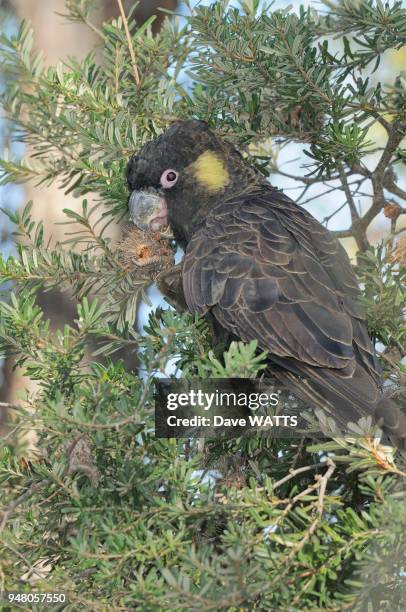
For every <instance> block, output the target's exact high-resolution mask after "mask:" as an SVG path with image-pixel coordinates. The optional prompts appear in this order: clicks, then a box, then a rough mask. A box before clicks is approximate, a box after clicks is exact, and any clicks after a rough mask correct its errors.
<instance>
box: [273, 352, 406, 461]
mask: <svg viewBox="0 0 406 612" xmlns="http://www.w3.org/2000/svg"><path fill="white" fill-rule="evenodd" d="M272 361H274V356H272ZM275 361H276V363H277V365H279V366H281V367H282V368H283V369H284V370H285V371H283V370H281V371H279V369H278V368H277V370H276V371H273V374H274V375H276V377H277V378H279V380H281V382H283V383H284V384H285V386H286V387H288V388H290V389H292V391H293V392H294V393H295V395H296V396H297V397H299V398H300V399H302V400H303V401H305V402H306V403H307V404H308V405H310V406H311V405H312V404H313V405H318V406H322V405H323V402H324V406H325V407H326V403H327V407H328V408H329V412H330V413H331V414H332V415H333V416H334V419H335V420H336V422H337V424H338V425H339V426H340V427H344V430H345V429H346V426H347V425H348V423H349V422H350V421H352V422H356V421H357V420H358V419H359V418H361V417H363V416H372V418H373V420H374V423H376V424H377V425H378V426H380V427H381V429H382V431H383V432H384V433H385V435H386V436H388V438H389V440H390V441H391V443H392V444H393V445H394V446H396V447H398V448H400V449H405V450H406V414H405V413H403V412H402V410H401V409H400V408H399V407H398V406H397V405H396V403H395V402H394V401H393V400H391V399H389V398H385V397H382V392H381V391H380V389H379V387H378V386H377V384H376V381H375V380H374V379H373V378H372V377H371V376H370V375H369V374H368V373H367V372H366V371H365V370H364V369H363V368H362V367H361V366H360V365H359V364H357V366H356V369H355V372H354V374H353V376H351V377H346V376H343V375H340V373H339V372H337V371H334V370H328V369H327V368H314V367H310V366H306V364H303V363H300V362H297V361H295V360H287V359H286V360H285V359H278V358H277V359H275ZM303 377H304V378H305V379H306V380H307V381H308V383H309V384H310V387H311V388H312V389H313V390H314V396H313V394H309V390H308V389H305V387H304V385H303V383H302V380H303Z"/></svg>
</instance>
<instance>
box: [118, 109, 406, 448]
mask: <svg viewBox="0 0 406 612" xmlns="http://www.w3.org/2000/svg"><path fill="white" fill-rule="evenodd" d="M127 180H128V186H129V189H130V192H131V194H130V200H129V208H130V214H131V216H132V220H133V221H134V223H135V224H136V225H137V226H138V227H140V228H141V229H145V230H152V231H159V230H162V229H163V228H165V227H166V226H168V225H169V226H170V228H171V230H172V232H173V235H174V237H175V239H176V240H177V241H178V243H179V244H180V245H181V246H182V247H184V249H185V257H184V259H183V263H182V269H181V276H182V285H183V292H184V298H185V301H186V304H187V306H188V308H189V309H190V311H192V312H195V311H197V312H199V313H201V314H206V315H208V316H210V317H211V318H212V319H214V321H215V322H216V324H217V326H218V328H219V329H221V330H224V333H228V334H231V335H232V336H233V337H234V338H238V339H241V340H243V341H245V342H247V341H250V340H253V339H255V340H257V341H258V347H259V348H261V349H263V350H267V351H268V352H269V361H270V364H275V366H276V369H277V370H278V371H282V372H285V373H286V380H287V381H288V382H287V384H288V385H289V384H291V386H292V388H293V390H294V391H295V392H296V393H297V394H299V396H300V395H301V387H302V385H301V382H300V381H303V379H306V380H307V381H308V383H309V385H310V387H311V389H312V390H313V391H314V392H315V393H316V394H317V395H318V396H320V397H322V398H324V400H326V401H327V402H328V403H329V405H330V406H332V407H333V410H334V413H335V415H336V417H337V420H338V421H340V422H341V423H343V422H344V423H346V422H347V421H349V420H352V421H353V420H354V419H357V418H359V417H360V416H367V415H374V416H375V417H376V418H377V419H378V420H380V422H381V423H382V425H383V429H384V430H385V431H386V432H387V433H388V435H389V436H390V438H391V439H392V440H393V441H395V443H396V444H397V445H398V446H401V447H402V446H403V447H404V446H405V445H406V417H405V415H403V413H402V412H401V411H400V409H399V408H398V407H397V406H396V404H395V403H394V402H393V401H392V400H389V399H386V398H384V397H383V395H382V390H381V371H380V367H379V364H378V361H377V359H376V356H375V351H374V347H373V345H372V343H371V340H370V338H369V336H368V332H367V328H366V324H365V317H364V313H363V310H362V308H361V306H360V304H359V296H360V293H359V289H358V285H357V281H356V278H355V275H354V273H353V270H352V268H351V264H350V261H349V259H348V257H347V254H346V252H345V250H344V248H343V247H342V246H341V244H340V243H339V242H338V240H337V239H336V238H335V237H334V236H333V234H331V232H329V231H328V230H327V229H326V228H325V227H323V226H322V225H321V224H320V223H319V222H318V221H317V220H316V219H314V218H313V217H312V215H311V214H310V213H308V212H307V211H306V210H304V209H303V208H301V207H300V206H298V205H297V204H295V203H294V202H293V201H292V200H291V199H290V198H289V197H287V196H286V195H285V194H284V193H282V192H281V191H279V190H277V189H275V188H274V187H272V186H271V185H270V184H269V183H268V182H267V181H266V180H265V179H264V177H263V176H262V175H261V174H260V173H258V172H257V171H256V170H255V169H254V168H251V167H250V166H249V165H247V164H246V163H245V161H244V159H243V158H242V156H241V155H240V153H239V152H238V151H237V150H236V149H235V148H234V147H233V146H231V145H230V144H227V143H226V142H224V141H223V140H221V139H220V138H218V137H217V136H216V135H215V134H214V132H213V131H211V130H210V129H209V128H208V126H207V125H206V124H205V123H204V122H201V121H195V120H189V121H182V122H178V123H176V124H174V125H172V127H170V129H168V130H167V131H166V132H165V133H164V134H162V135H161V136H159V137H158V138H157V139H156V140H154V141H152V142H150V143H148V144H146V145H145V146H144V147H143V148H142V149H141V150H140V151H139V152H138V153H137V154H136V155H135V156H134V157H132V158H131V160H130V161H129V163H128V167H127ZM289 381H290V383H289Z"/></svg>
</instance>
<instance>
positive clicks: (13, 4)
mask: <svg viewBox="0 0 406 612" xmlns="http://www.w3.org/2000/svg"><path fill="white" fill-rule="evenodd" d="M248 1H249V0H248ZM210 3H211V2H210V0H205V1H202V2H201V4H210ZM123 4H124V5H125V10H126V12H128V10H129V9H130V8H131V6H133V4H134V1H133V0H125V1H124V2H123ZM188 4H189V5H190V6H192V7H193V6H194V5H195V4H197V2H196V0H190V2H189V3H188ZM230 4H234V5H238V4H241V3H239V2H237V1H234V2H231V3H230ZM300 4H302V5H305V6H309V5H311V6H314V8H316V9H321V8H322V7H321V3H320V2H317V1H316V0H313V1H312V0H301V2H299V1H298V0H292V1H291V2H286V1H284V0H277V1H276V2H274V4H273V8H277V7H278V8H286V7H287V6H289V5H291V6H292V9H293V10H296V11H297V10H299V6H300ZM96 5H97V12H96V14H95V16H94V21H95V22H96V23H97V22H98V23H101V22H102V21H104V20H107V19H110V18H112V17H116V16H118V15H119V8H118V3H117V0H99V2H98V3H96ZM160 8H164V9H169V10H173V11H176V13H177V14H178V17H176V18H177V19H182V15H185V14H186V13H187V11H188V10H189V9H188V7H187V4H186V3H184V2H182V1H178V0H141V2H139V3H138V6H137V9H136V13H135V16H136V19H137V20H138V22H139V23H142V22H144V21H145V20H146V19H147V18H148V17H150V16H151V15H153V14H156V15H157V19H156V20H155V22H154V24H153V29H154V31H157V30H159V28H160V27H161V25H162V21H163V19H164V18H166V15H165V13H162V12H161V11H160V10H159V9H160ZM64 9H65V0H0V11H1V23H0V25H1V27H2V30H3V31H5V32H6V33H8V34H10V33H13V32H14V31H16V30H17V29H18V26H19V22H20V21H21V19H25V20H30V21H31V22H32V25H33V28H34V34H35V45H36V47H37V49H42V50H43V52H44V57H45V61H46V63H47V64H55V63H56V62H58V61H60V60H62V61H63V60H65V59H67V58H68V57H69V56H76V57H79V58H80V57H83V56H84V55H86V53H88V52H89V51H90V50H91V49H92V48H93V46H94V45H95V43H96V40H95V36H94V35H93V33H92V31H91V30H90V29H88V28H87V27H85V26H84V25H81V24H73V23H69V22H67V21H66V19H64V18H63V17H62V16H61V15H58V13H64ZM332 38H334V33H332ZM337 44H339V42H337ZM405 65H406V48H403V49H402V50H401V51H398V52H396V53H395V52H388V53H385V55H384V57H383V61H382V62H381V65H380V68H379V70H378V71H377V72H376V73H375V74H374V75H373V79H378V80H381V81H383V82H385V81H391V80H393V75H394V74H397V73H398V72H399V71H400V70H401V68H402V67H404V66H405ZM2 86H4V84H3V83H2V82H1V68H0V89H1V87H2ZM0 112H1V111H0ZM369 137H370V139H371V140H373V141H374V142H375V143H376V144H378V145H380V146H382V145H383V144H384V142H385V138H386V135H385V131H384V129H383V128H382V127H380V126H379V125H376V126H374V127H373V128H371V133H370V135H369ZM274 145H275V146H277V145H276V144H275V143H272V142H271V143H270V146H274ZM11 147H13V149H12V151H11V152H12V153H13V155H14V156H16V155H17V156H18V155H22V154H23V150H22V147H16V146H15V145H10V144H9V143H8V142H7V137H6V130H5V119H4V117H2V116H1V114H0V148H1V149H3V150H4V149H10V148H11ZM307 160H308V158H307ZM305 161H306V157H305V156H304V155H303V147H302V146H299V145H297V144H291V145H289V146H287V147H285V148H283V149H282V151H281V152H280V155H279V158H278V166H279V168H280V169H283V171H284V172H285V173H288V174H292V175H303V174H305V173H306V172H308V170H306V169H305V168H303V164H304V163H305ZM375 161H376V158H374V155H371V156H370V160H368V163H370V164H371V167H373V165H374V163H375ZM397 172H398V174H399V186H401V187H403V186H404V183H405V182H406V176H405V174H404V175H403V176H402V175H400V173H399V170H398V169H397ZM271 180H272V182H273V183H274V184H276V185H277V186H278V187H281V188H283V189H285V190H286V191H287V192H288V193H289V195H290V196H291V197H292V198H293V199H295V197H298V196H299V193H300V191H301V189H302V188H300V187H298V184H297V183H295V182H294V181H292V180H291V179H289V178H288V177H286V176H282V175H279V174H275V175H274V176H273V177H271ZM317 190H319V192H318V191H317ZM324 191H325V187H324V186H315V187H314V189H313V192H312V193H311V201H310V202H309V203H307V204H306V203H304V205H305V206H306V208H308V209H309V210H310V211H311V212H312V214H314V215H315V216H316V217H317V218H318V219H319V220H320V221H322V220H323V219H325V217H326V216H328V215H329V212H331V211H333V210H335V208H336V207H337V193H335V192H331V193H328V194H324V193H323V195H322V192H324ZM308 195H310V194H308ZM317 195H320V198H317V197H315V196H317ZM29 200H33V201H34V207H33V213H34V214H33V216H34V218H36V219H41V220H42V221H43V222H44V226H45V232H46V234H47V235H48V236H50V235H52V236H53V238H54V240H62V239H63V226H61V225H57V223H58V222H60V221H62V220H63V213H62V209H63V208H70V209H73V210H75V209H76V210H79V209H80V205H81V200H76V201H75V200H74V199H73V198H72V196H67V195H65V194H64V192H63V190H59V189H58V186H57V185H53V186H52V187H50V188H44V187H43V186H41V187H40V188H38V187H36V186H35V185H34V184H32V183H28V184H26V185H24V186H15V185H7V186H3V187H1V186H0V206H1V207H4V208H17V207H19V206H22V205H25V204H26V202H28V201H29ZM356 203H357V205H358V206H359V207H360V209H361V210H362V211H364V210H365V208H367V207H368V206H369V203H370V202H369V197H368V194H365V195H364V196H362V197H361V198H360V199H359V201H357V202H356ZM389 223H390V222H389V220H388V219H385V217H384V216H383V215H381V216H380V217H378V218H377V219H376V220H375V221H374V223H373V224H372V225H371V227H370V232H369V237H370V239H371V241H372V242H373V243H377V242H379V241H380V240H381V239H382V238H383V237H384V236H385V235H386V234H387V233H388V231H389ZM349 225H350V218H349V213H348V208H347V207H344V208H343V209H342V210H341V212H339V213H338V214H336V215H335V216H334V218H333V219H331V222H330V224H329V228H330V229H346V228H347V227H348V226H349ZM11 231H12V228H11V227H10V226H9V224H8V223H7V220H6V218H5V216H4V215H0V249H1V251H2V252H3V254H4V255H6V256H7V255H9V254H11V253H13V249H14V244H13V239H12V236H11ZM344 245H345V247H346V248H347V250H348V252H349V254H350V256H353V255H354V253H355V244H354V243H353V241H352V240H351V239H347V240H346V241H345V242H344ZM150 297H151V298H152V300H153V304H154V307H156V305H157V304H158V303H159V302H160V299H161V298H160V296H159V294H158V293H157V291H156V290H154V289H151V291H150ZM40 299H41V302H42V303H41V306H42V307H43V308H44V310H45V317H46V318H49V319H50V320H51V321H52V323H53V325H54V326H60V325H62V324H63V323H64V322H66V321H69V320H71V319H72V318H73V316H74V308H73V306H72V304H71V302H70V300H69V296H67V295H64V294H62V293H58V292H49V293H46V294H43V295H42V296H41V298H40ZM148 310H149V309H148V308H147V307H146V305H145V306H143V307H142V308H141V311H140V317H139V323H138V325H139V328H140V329H142V326H143V322H144V321H145V317H146V315H147V311H148ZM12 366H13V364H12V362H11V361H8V360H7V361H6V362H4V363H1V364H0V401H2V402H11V403H13V402H16V401H18V400H20V399H22V398H23V395H24V393H25V392H27V391H28V392H30V388H29V387H28V383H27V381H26V380H24V379H23V378H22V376H21V373H20V372H18V371H15V370H13V367H12ZM31 384H32V383H31ZM0 417H1V413H0ZM0 422H1V418H0Z"/></svg>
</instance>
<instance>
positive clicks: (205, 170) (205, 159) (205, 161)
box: [190, 151, 230, 193]
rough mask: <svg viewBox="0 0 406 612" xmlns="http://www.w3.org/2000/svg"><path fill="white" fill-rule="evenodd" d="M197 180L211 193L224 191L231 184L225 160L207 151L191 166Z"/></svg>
mask: <svg viewBox="0 0 406 612" xmlns="http://www.w3.org/2000/svg"><path fill="white" fill-rule="evenodd" d="M190 170H191V171H192V174H193V175H194V177H195V178H196V180H197V181H198V182H199V183H200V184H201V185H203V186H204V187H205V188H206V189H207V190H208V191H209V192H210V193H216V192H217V191H222V190H223V189H224V188H225V187H227V185H228V184H229V182H230V177H229V175H228V171H227V169H226V167H225V165H224V162H223V160H222V159H221V157H219V155H217V154H216V153H214V151H205V152H204V153H202V154H201V155H200V156H199V157H198V158H197V159H196V161H194V162H193V164H191V166H190Z"/></svg>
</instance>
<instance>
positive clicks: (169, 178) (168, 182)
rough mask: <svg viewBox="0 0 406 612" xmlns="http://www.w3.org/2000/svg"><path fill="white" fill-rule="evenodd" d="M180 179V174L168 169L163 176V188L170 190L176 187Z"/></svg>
mask: <svg viewBox="0 0 406 612" xmlns="http://www.w3.org/2000/svg"><path fill="white" fill-rule="evenodd" d="M178 178H179V173H178V172H176V170H172V168H168V170H165V172H163V173H162V176H161V180H160V182H161V186H162V187H163V188H164V189H170V188H171V187H173V186H174V185H176V183H177V181H178Z"/></svg>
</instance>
